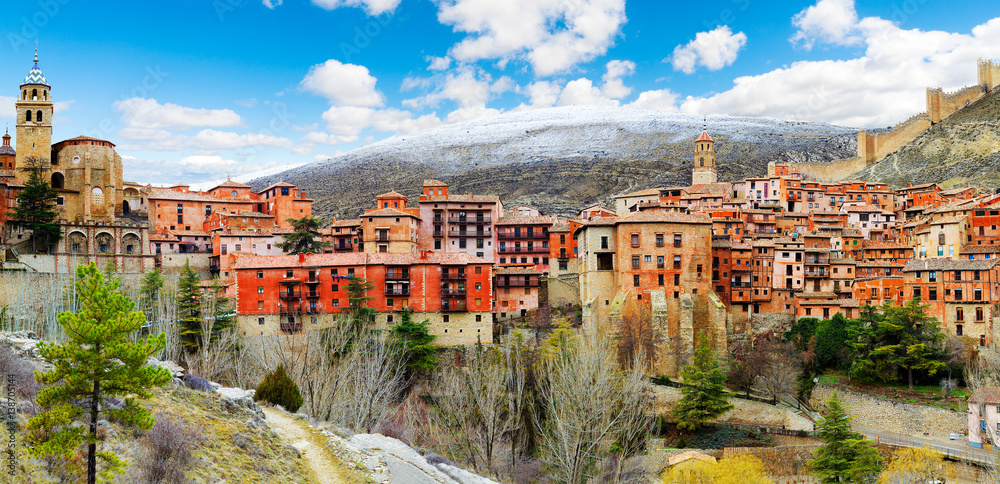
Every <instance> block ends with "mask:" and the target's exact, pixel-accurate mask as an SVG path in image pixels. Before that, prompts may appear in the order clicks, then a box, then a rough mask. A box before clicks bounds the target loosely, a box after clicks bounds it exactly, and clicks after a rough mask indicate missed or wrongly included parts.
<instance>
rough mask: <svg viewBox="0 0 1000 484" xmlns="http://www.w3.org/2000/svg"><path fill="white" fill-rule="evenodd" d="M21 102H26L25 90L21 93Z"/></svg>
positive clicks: (26, 91)
mask: <svg viewBox="0 0 1000 484" xmlns="http://www.w3.org/2000/svg"><path fill="white" fill-rule="evenodd" d="M21 100H22V101H27V100H28V90H27V89H25V90H23V91H21Z"/></svg>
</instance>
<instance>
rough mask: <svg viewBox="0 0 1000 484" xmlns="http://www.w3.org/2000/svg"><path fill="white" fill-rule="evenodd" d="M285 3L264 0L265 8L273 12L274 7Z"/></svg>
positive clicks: (277, 0) (276, 0)
mask: <svg viewBox="0 0 1000 484" xmlns="http://www.w3.org/2000/svg"><path fill="white" fill-rule="evenodd" d="M283 1H284V0H264V6H265V7H267V8H270V9H272V10H273V9H274V7H277V6H279V5H281V4H282V2H283Z"/></svg>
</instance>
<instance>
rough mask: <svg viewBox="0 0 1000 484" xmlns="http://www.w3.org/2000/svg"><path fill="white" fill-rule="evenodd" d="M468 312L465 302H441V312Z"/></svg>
mask: <svg viewBox="0 0 1000 484" xmlns="http://www.w3.org/2000/svg"><path fill="white" fill-rule="evenodd" d="M466 311H468V307H467V305H466V303H465V301H449V300H447V299H446V300H443V301H441V312H444V313H464V312H466Z"/></svg>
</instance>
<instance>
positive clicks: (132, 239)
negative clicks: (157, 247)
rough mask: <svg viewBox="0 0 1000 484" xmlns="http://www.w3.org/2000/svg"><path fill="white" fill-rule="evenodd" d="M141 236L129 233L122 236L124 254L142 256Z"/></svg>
mask: <svg viewBox="0 0 1000 484" xmlns="http://www.w3.org/2000/svg"><path fill="white" fill-rule="evenodd" d="M140 244H141V242H140V240H139V236H138V235H135V234H132V233H128V234H125V235H124V236H122V252H121V253H122V254H141V253H142V247H141V246H140Z"/></svg>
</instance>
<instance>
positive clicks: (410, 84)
mask: <svg viewBox="0 0 1000 484" xmlns="http://www.w3.org/2000/svg"><path fill="white" fill-rule="evenodd" d="M431 86H436V87H437V89H436V90H435V91H433V92H431V93H429V94H425V95H423V96H420V97H416V98H413V99H406V100H404V101H403V106H406V107H409V108H413V109H420V108H424V107H435V108H436V107H438V106H439V105H440V104H441V101H445V100H449V101H453V102H454V103H455V104H457V105H458V106H459V107H463V108H467V107H472V106H486V102H487V101H489V100H490V94H491V79H490V76H489V74H486V73H485V72H482V71H477V70H475V69H473V68H472V67H463V68H461V69H458V70H457V71H454V72H449V73H447V74H442V75H437V76H433V77H430V78H426V79H412V78H410V79H407V80H405V81H404V83H403V88H404V89H412V88H417V87H431Z"/></svg>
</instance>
